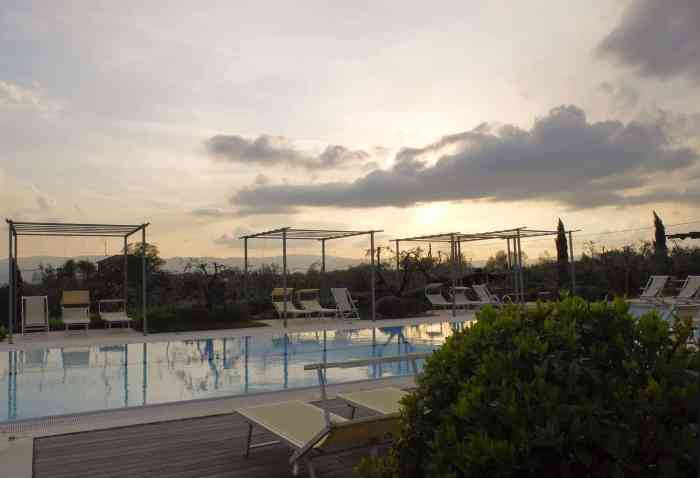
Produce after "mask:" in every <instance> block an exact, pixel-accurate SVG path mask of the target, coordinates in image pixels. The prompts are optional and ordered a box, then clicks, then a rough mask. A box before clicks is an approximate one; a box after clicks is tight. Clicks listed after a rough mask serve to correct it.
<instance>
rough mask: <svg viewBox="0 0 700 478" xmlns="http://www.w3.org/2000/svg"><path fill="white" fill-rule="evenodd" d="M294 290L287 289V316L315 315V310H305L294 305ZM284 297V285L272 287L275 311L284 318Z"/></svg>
mask: <svg viewBox="0 0 700 478" xmlns="http://www.w3.org/2000/svg"><path fill="white" fill-rule="evenodd" d="M293 292H294V289H289V288H287V289H286V297H287V309H286V310H287V317H308V316H310V315H313V312H310V311H308V310H303V309H299V308H297V307H296V306H295V305H294V302H293V301H292V293H293ZM284 298H285V289H284V288H282V287H278V288H275V289H272V306H273V307H274V308H275V312H277V316H278V317H279V318H280V319H282V318H284V312H285V304H284Z"/></svg>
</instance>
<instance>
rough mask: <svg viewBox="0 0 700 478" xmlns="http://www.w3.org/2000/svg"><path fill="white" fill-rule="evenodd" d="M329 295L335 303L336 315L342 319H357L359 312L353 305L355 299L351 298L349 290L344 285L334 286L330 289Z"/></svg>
mask: <svg viewBox="0 0 700 478" xmlns="http://www.w3.org/2000/svg"><path fill="white" fill-rule="evenodd" d="M331 295H333V300H334V301H335V305H336V317H338V318H343V319H359V318H360V312H359V311H358V310H357V307H356V306H355V301H354V300H352V296H351V295H350V291H349V290H348V289H346V288H344V287H336V288H332V289H331Z"/></svg>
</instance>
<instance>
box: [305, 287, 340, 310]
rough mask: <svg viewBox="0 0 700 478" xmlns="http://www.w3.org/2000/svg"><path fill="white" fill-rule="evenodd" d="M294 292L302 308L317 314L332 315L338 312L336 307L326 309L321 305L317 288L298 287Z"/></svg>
mask: <svg viewBox="0 0 700 478" xmlns="http://www.w3.org/2000/svg"><path fill="white" fill-rule="evenodd" d="M295 294H296V296H297V302H299V304H301V306H302V308H303V309H304V310H308V311H309V312H310V313H313V314H317V315H319V316H334V315H336V314H337V313H338V310H337V309H328V308H325V307H323V306H321V302H320V300H319V290H318V289H300V290H298V291H296V292H295Z"/></svg>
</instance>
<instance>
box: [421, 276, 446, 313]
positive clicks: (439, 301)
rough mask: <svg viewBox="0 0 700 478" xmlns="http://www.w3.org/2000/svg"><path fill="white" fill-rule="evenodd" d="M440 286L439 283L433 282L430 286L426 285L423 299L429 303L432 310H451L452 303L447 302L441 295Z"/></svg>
mask: <svg viewBox="0 0 700 478" xmlns="http://www.w3.org/2000/svg"><path fill="white" fill-rule="evenodd" d="M441 291H442V284H441V283H440V282H433V283H431V284H426V286H425V297H426V298H427V299H428V301H429V302H430V305H431V306H432V307H433V308H434V309H448V308H452V302H448V301H447V299H445V297H443V295H442V292H441Z"/></svg>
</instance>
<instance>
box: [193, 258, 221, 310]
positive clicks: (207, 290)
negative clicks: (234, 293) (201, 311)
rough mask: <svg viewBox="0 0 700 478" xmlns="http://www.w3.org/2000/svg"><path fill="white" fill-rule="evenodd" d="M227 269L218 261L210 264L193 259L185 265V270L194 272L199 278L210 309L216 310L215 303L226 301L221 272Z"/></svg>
mask: <svg viewBox="0 0 700 478" xmlns="http://www.w3.org/2000/svg"><path fill="white" fill-rule="evenodd" d="M225 270H226V266H225V265H223V264H219V263H218V262H212V263H211V264H208V263H206V262H197V261H195V260H193V259H192V260H190V261H189V263H188V264H187V266H186V267H185V272H192V273H193V274H194V276H195V277H197V278H198V281H197V282H198V286H199V289H200V291H201V293H202V296H203V297H204V302H205V304H206V307H207V310H209V311H212V310H214V306H215V305H221V304H223V303H224V293H225V287H224V282H223V280H222V278H221V273H222V272H224V271H225Z"/></svg>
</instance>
